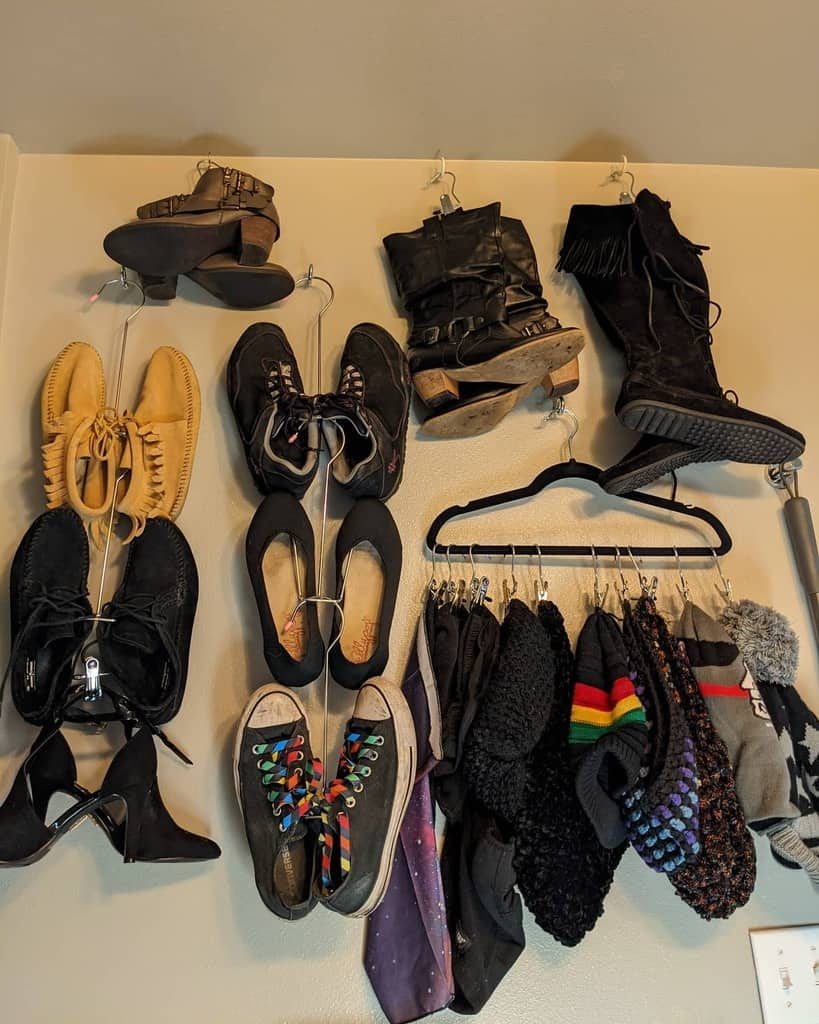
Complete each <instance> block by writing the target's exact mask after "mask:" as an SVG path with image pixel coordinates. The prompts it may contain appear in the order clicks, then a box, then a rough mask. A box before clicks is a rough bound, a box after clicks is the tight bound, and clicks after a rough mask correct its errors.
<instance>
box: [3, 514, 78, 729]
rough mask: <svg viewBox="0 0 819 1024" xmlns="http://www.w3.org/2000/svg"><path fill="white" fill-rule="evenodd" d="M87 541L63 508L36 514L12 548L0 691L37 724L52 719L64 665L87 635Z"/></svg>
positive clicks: (67, 681)
mask: <svg viewBox="0 0 819 1024" xmlns="http://www.w3.org/2000/svg"><path fill="white" fill-rule="evenodd" d="M87 580H88V539H87V538H86V535H85V529H84V528H83V525H82V520H81V519H80V517H79V516H78V515H77V513H76V512H75V511H74V510H73V509H70V508H55V509H52V510H51V511H50V512H44V513H43V514H42V515H41V516H38V517H37V519H35V520H34V522H33V523H32V524H31V526H30V527H29V528H28V530H27V531H26V534H25V536H24V537H23V539H22V541H21V542H20V546H19V547H18V549H17V553H16V554H15V556H14V561H13V562H12V566H11V578H10V594H9V606H10V610H11V654H10V656H9V664H8V668H7V669H6V672H5V675H4V676H3V681H2V685H0V702H1V701H2V690H3V688H4V687H5V684H6V681H7V680H10V681H11V695H12V699H13V700H14V704H15V707H16V708H17V710H18V711H19V712H20V714H21V715H22V716H23V718H24V719H25V720H26V721H27V722H31V723H32V724H33V725H42V724H43V723H45V722H47V721H49V720H51V719H52V718H54V717H58V715H59V705H60V703H61V701H62V700H63V698H64V696H65V694H66V692H67V691H68V689H69V688H70V687H71V681H72V671H73V669H72V665H73V661H74V659H75V657H76V656H77V655H78V654H79V652H80V648H81V647H82V645H83V643H84V641H85V640H86V638H87V637H88V634H89V633H90V632H91V623H90V622H89V621H88V617H89V616H90V615H91V614H92V612H91V605H90V603H89V601H88V582H87Z"/></svg>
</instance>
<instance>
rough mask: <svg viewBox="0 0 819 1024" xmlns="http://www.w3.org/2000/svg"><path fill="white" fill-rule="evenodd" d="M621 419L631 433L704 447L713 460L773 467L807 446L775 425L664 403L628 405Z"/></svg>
mask: <svg viewBox="0 0 819 1024" xmlns="http://www.w3.org/2000/svg"><path fill="white" fill-rule="evenodd" d="M618 419H619V420H620V422H621V423H622V424H623V425H624V426H626V427H628V428H629V429H630V430H638V431H640V432H641V433H644V434H656V435H657V436H659V437H667V438H671V439H672V440H675V441H683V442H684V443H685V444H690V445H693V446H694V447H696V448H705V449H707V450H709V451H710V452H711V453H712V461H714V460H719V459H729V460H730V461H732V462H750V463H756V464H757V465H774V464H778V463H781V462H789V461H790V460H791V459H795V458H797V456H799V455H801V454H802V452H803V451H804V444H800V443H799V441H797V440H796V439H795V438H794V437H793V435H792V434H790V433H788V432H787V431H784V430H781V429H778V428H777V427H776V426H774V425H773V424H767V423H764V422H754V421H753V420H745V419H734V418H732V417H729V416H719V415H716V414H714V413H707V412H697V411H695V410H693V409H686V408H683V407H681V406H676V405H670V404H668V403H665V402H653V401H642V400H641V401H635V402H629V403H628V404H627V405H625V406H623V408H622V409H621V410H620V411H619V413H618Z"/></svg>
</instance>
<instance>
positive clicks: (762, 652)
mask: <svg viewBox="0 0 819 1024" xmlns="http://www.w3.org/2000/svg"><path fill="white" fill-rule="evenodd" d="M720 622H721V623H722V625H723V626H724V627H725V630H726V632H727V633H728V635H729V636H730V637H731V639H732V640H733V641H734V643H735V644H736V645H737V647H738V648H739V650H740V653H741V654H742V657H743V660H744V661H745V664H746V665H747V666H748V671H749V672H750V673H751V675H752V676H753V677H754V679H755V680H756V681H757V682H758V683H776V684H777V685H778V686H793V685H795V683H796V668H797V665H798V663H799V637H798V636H797V635H796V633H795V632H794V630H793V627H792V626H791V624H790V623H789V622H788V620H787V619H786V618H785V616H784V615H782V614H781V612H778V611H775V610H774V609H773V608H767V607H765V605H761V604H757V603H756V601H748V600H742V601H739V602H737V603H736V604H732V605H729V606H728V607H727V608H726V609H725V610H724V611H723V612H722V614H721V616H720Z"/></svg>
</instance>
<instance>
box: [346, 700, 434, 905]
mask: <svg viewBox="0 0 819 1024" xmlns="http://www.w3.org/2000/svg"><path fill="white" fill-rule="evenodd" d="M368 682H369V685H371V686H373V685H375V686H376V687H377V688H378V690H379V692H380V693H381V696H382V697H383V698H384V701H385V702H386V704H387V707H388V708H389V709H390V713H391V715H392V720H393V724H394V725H395V748H396V751H397V752H398V767H397V771H396V777H395V792H394V795H393V801H392V812H391V814H390V822H389V827H388V829H387V835H386V837H385V839H384V848H383V850H382V851H381V861H380V863H379V865H378V876H377V878H376V880H375V884H374V885H373V887H372V889H371V890H370V894H369V896H368V897H367V899H366V901H365V902H364V903H363V904H362V906H361V907H359V908H358V910H356V911H354V912H353V913H350V914H345V917H367V915H368V914H371V913H372V912H373V911H374V910H375V908H376V907H377V906H378V904H379V903H380V902H381V900H383V898H384V894H385V893H386V891H387V886H388V885H389V882H390V875H391V874H392V865H393V861H394V859H395V847H396V846H397V845H398V837H399V835H400V834H401V824H402V822H403V821H404V815H405V814H406V813H407V807H408V806H409V801H410V796H411V794H412V787H413V786H414V785H415V770H416V760H417V752H416V749H415V725H414V723H413V720H412V713H411V711H410V709H409V705H408V704H407V702H406V700H400V701H399V700H394V698H393V695H392V694H391V693H390V690H391V689H392V687H385V686H383V682H384V680H382V681H381V684H382V685H379V684H378V683H375V682H374V681H373V680H369V681H368ZM395 689H398V687H395ZM399 692H400V691H399ZM401 696H402V697H403V694H401ZM407 749H408V750H409V757H406V758H402V756H401V751H402V750H407ZM326 903H327V905H328V906H329V907H331V908H333V900H332V898H330V899H329V900H327V901H326ZM333 909H334V908H333Z"/></svg>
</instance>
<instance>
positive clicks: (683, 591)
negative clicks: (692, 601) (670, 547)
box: [674, 548, 691, 603]
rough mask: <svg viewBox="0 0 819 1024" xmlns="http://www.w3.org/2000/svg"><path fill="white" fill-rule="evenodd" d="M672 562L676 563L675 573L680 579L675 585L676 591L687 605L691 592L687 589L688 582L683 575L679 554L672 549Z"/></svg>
mask: <svg viewBox="0 0 819 1024" xmlns="http://www.w3.org/2000/svg"><path fill="white" fill-rule="evenodd" d="M674 560H675V562H676V563H677V573H678V575H679V577H680V582H679V584H678V585H677V590H678V591H679V594H680V597H681V598H682V599H683V601H685V602H686V603H687V602H688V600H689V598H690V596H691V590H690V589H689V586H688V582H687V580H686V578H685V576H684V575H683V571H682V563H681V562H680V553H679V551H678V550H677V549H676V548H674Z"/></svg>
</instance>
